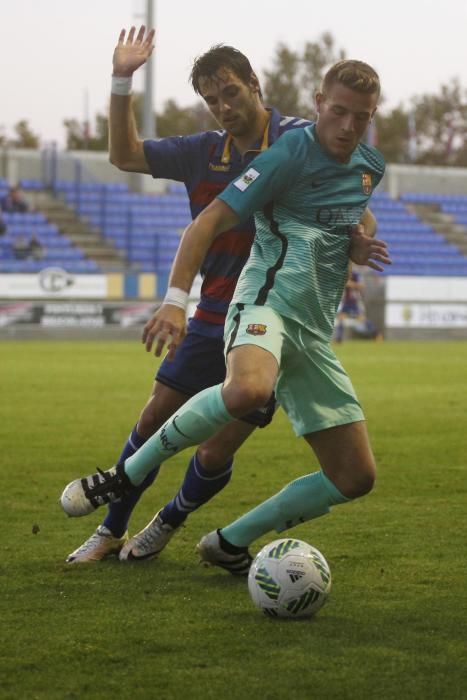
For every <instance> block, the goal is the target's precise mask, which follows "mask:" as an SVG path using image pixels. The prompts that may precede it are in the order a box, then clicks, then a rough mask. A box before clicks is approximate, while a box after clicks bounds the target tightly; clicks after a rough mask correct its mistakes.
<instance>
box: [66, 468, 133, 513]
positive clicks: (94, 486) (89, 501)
mask: <svg viewBox="0 0 467 700" xmlns="http://www.w3.org/2000/svg"><path fill="white" fill-rule="evenodd" d="M131 486H132V485H131V482H130V480H129V479H128V477H127V475H126V474H125V471H124V468H123V465H121V464H117V466H115V467H112V468H111V469H109V470H108V471H105V472H104V471H102V470H101V469H98V470H97V473H96V474H91V475H90V476H85V477H84V478H83V479H75V480H74V481H71V482H70V483H69V484H68V486H65V490H64V491H63V493H62V495H61V497H60V505H61V506H62V508H63V510H64V511H65V513H66V514H67V515H69V516H70V518H79V517H81V516H82V515H89V513H92V512H93V511H95V510H96V508H99V506H103V505H104V504H106V503H113V502H114V501H118V500H119V499H120V498H122V497H123V496H125V495H126V494H127V493H128V492H129V491H130V490H131Z"/></svg>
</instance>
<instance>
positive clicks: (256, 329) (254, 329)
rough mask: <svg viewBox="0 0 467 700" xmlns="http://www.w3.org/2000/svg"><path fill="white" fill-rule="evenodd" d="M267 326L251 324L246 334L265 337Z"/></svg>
mask: <svg viewBox="0 0 467 700" xmlns="http://www.w3.org/2000/svg"><path fill="white" fill-rule="evenodd" d="M266 329H267V326H266V325H265V324H264V323H249V324H248V326H247V329H246V332H247V333H249V334H250V335H265V334H266Z"/></svg>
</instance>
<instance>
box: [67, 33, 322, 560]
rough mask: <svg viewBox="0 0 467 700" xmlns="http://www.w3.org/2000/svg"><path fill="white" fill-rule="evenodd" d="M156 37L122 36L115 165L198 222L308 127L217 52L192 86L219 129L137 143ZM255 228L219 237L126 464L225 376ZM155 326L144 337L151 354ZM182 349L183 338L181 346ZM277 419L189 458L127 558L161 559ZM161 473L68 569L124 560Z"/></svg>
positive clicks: (263, 417) (235, 426)
mask: <svg viewBox="0 0 467 700" xmlns="http://www.w3.org/2000/svg"><path fill="white" fill-rule="evenodd" d="M153 40H154V31H149V32H147V33H146V31H145V27H141V28H140V30H139V31H138V32H137V33H136V31H135V28H134V27H132V28H131V29H130V31H129V32H128V35H127V36H126V32H125V30H122V32H121V33H120V37H119V41H118V44H117V46H116V48H115V51H114V56H113V77H112V94H111V100H110V118H109V128H110V149H109V150H110V160H111V162H112V163H113V164H114V165H116V166H117V167H118V168H120V169H122V170H126V171H131V172H139V173H147V174H150V175H152V176H153V177H154V178H166V179H170V180H176V181H179V182H183V183H184V184H185V187H186V189H187V192H188V196H189V200H190V208H191V213H192V216H193V218H196V216H197V215H198V214H199V213H200V212H201V211H202V210H203V209H204V208H205V207H207V206H208V204H210V202H212V201H213V199H215V197H216V196H217V195H219V194H220V193H221V192H222V190H223V189H224V188H225V187H226V186H227V185H228V184H229V183H230V182H231V181H232V180H233V179H235V178H236V177H238V176H239V175H240V173H241V172H242V171H243V170H244V168H245V166H246V165H247V164H248V163H249V162H250V161H251V160H253V158H254V157H255V156H257V155H258V153H260V152H261V151H264V150H265V149H267V148H268V146H270V145H271V144H272V143H274V142H275V141H276V140H277V138H278V137H279V136H280V135H281V134H282V133H284V132H285V131H288V130H290V129H295V128H300V127H305V126H307V125H308V124H309V123H310V122H309V121H307V120H305V119H299V118H296V117H283V116H281V115H280V114H279V113H278V112H277V110H275V109H268V108H266V107H265V106H264V104H263V101H262V95H261V88H260V84H259V81H258V78H257V76H256V75H255V73H254V72H253V69H252V67H251V65H250V63H249V61H248V59H247V58H246V56H244V55H243V54H242V53H240V51H238V50H236V49H234V48H232V47H229V46H222V45H219V46H215V47H213V48H212V49H211V50H210V51H208V52H207V53H205V54H204V55H202V56H200V57H199V58H198V59H197V60H196V61H195V62H194V65H193V68H192V72H191V82H192V85H193V88H194V90H195V92H196V93H197V94H199V95H201V97H202V98H203V99H204V101H205V103H206V105H207V107H208V108H209V110H210V112H211V114H212V115H213V116H214V118H215V119H216V121H217V122H218V123H219V126H220V127H221V128H220V129H219V130H218V131H206V132H203V133H199V134H194V135H191V136H175V137H170V138H163V139H159V140H157V141H156V140H145V141H142V140H140V139H139V137H138V133H137V129H136V124H135V119H134V114H133V109H132V103H131V78H132V75H133V73H134V71H135V70H137V68H139V67H140V66H141V65H143V64H144V63H145V62H146V60H147V59H148V58H149V56H150V55H151V53H152V50H153ZM254 233H255V228H254V221H253V218H250V219H249V220H248V221H247V222H245V223H243V224H242V225H241V226H238V227H234V228H232V229H231V230H230V231H226V232H225V233H224V234H223V235H222V236H220V237H219V238H218V239H217V240H216V241H215V242H214V243H213V245H212V246H211V247H210V249H209V251H208V253H207V255H206V257H205V259H204V261H203V264H202V267H201V274H202V276H203V285H202V289H201V299H200V302H199V304H198V307H197V309H196V312H195V314H194V317H193V318H192V319H191V320H190V323H189V325H188V329H187V334H186V336H185V337H184V339H183V340H182V342H181V344H180V345H179V347H178V348H177V352H176V353H173V352H169V356H168V358H167V359H165V360H164V361H163V362H162V364H161V366H160V368H159V371H158V373H157V376H156V380H155V382H154V386H153V389H152V392H151V395H150V397H149V400H148V402H147V404H146V405H145V407H144V408H143V410H142V412H141V415H140V417H139V420H138V422H137V424H136V425H135V427H134V428H133V430H132V432H131V434H130V436H129V438H128V441H127V443H126V444H125V446H124V448H123V451H122V453H121V455H120V457H119V460H118V461H119V462H123V461H124V460H125V459H127V458H128V457H130V456H131V455H132V454H133V453H134V452H135V451H136V450H137V449H138V448H139V447H141V446H142V445H143V444H144V443H145V442H146V440H147V439H148V438H149V437H151V436H152V435H153V434H154V433H155V431H156V430H157V429H158V428H160V427H161V425H163V424H164V422H165V421H166V420H167V419H168V418H169V417H170V416H171V415H172V414H173V413H174V411H176V410H177V409H178V408H179V407H180V406H181V405H182V404H184V403H185V402H186V401H187V400H188V399H189V398H190V397H191V396H193V395H195V394H197V393H198V392H199V391H201V390H202V389H205V388H206V387H209V386H213V385H216V384H219V383H221V382H222V381H223V380H224V378H225V359H224V354H223V347H224V344H223V333H224V321H225V316H226V313H227V309H228V306H229V303H230V300H231V298H232V295H233V292H234V289H235V285H236V283H237V279H238V276H239V275H240V272H241V270H242V268H243V266H244V264H245V262H246V260H247V259H248V255H249V252H250V248H251V244H252V241H253V238H254ZM165 302H166V303H171V304H175V305H180V306H183V307H184V306H185V302H186V298H180V295H179V291H178V290H171V289H170V288H169V290H168V292H167V296H166V298H165ZM153 339H154V335H153V333H152V321H149V322H148V323H147V324H146V326H145V329H144V332H143V341H144V342H145V343H146V347H147V349H148V350H150V349H151V344H152V342H153ZM173 340H174V344H177V345H178V344H179V343H180V338H174V339H173ZM273 411H274V400H273V398H272V399H271V401H270V402H269V404H268V405H267V406H265V407H264V409H262V410H255V411H253V412H252V413H251V414H249V415H247V416H245V417H244V418H243V419H242V420H236V421H233V422H232V423H231V424H230V425H228V426H226V427H225V428H224V429H223V430H222V431H221V432H220V433H219V434H218V435H216V436H215V437H213V438H212V439H210V440H208V441H207V442H206V443H204V444H202V445H201V446H200V447H199V448H198V450H197V453H196V455H194V456H193V457H192V459H191V460H190V463H189V466H188V470H187V472H186V475H185V479H184V481H183V484H182V486H181V488H180V490H179V491H178V493H177V495H176V496H175V498H174V499H173V500H172V501H171V502H170V503H168V504H167V505H166V506H165V508H163V509H162V510H161V511H160V512H159V513H158V514H157V515H156V517H155V518H154V519H153V521H152V522H151V523H150V524H149V526H147V527H146V528H145V530H144V532H142V533H141V536H140V537H139V540H138V541H139V546H138V548H133V550H132V551H130V552H129V553H128V556H129V558H133V559H146V558H149V557H154V556H157V554H158V553H159V552H160V551H161V550H162V549H163V547H164V546H165V545H166V544H167V542H168V540H169V539H170V537H171V535H172V534H173V533H174V531H175V530H176V528H177V527H179V526H180V525H181V524H182V522H183V521H184V520H185V519H186V517H187V515H188V514H189V513H190V512H192V511H193V510H195V509H196V508H199V507H200V506H201V505H202V504H203V503H205V502H206V501H208V500H209V499H211V498H212V497H213V496H214V495H215V494H216V493H218V492H219V491H220V490H221V489H222V488H224V486H226V484H227V483H228V481H229V479H230V476H231V469H232V461H233V455H234V453H235V452H236V450H237V449H238V448H239V447H240V445H241V444H242V443H243V442H244V441H245V440H246V439H247V438H248V437H249V435H250V434H251V433H252V432H253V430H254V429H255V427H256V426H260V427H262V426H264V425H267V424H268V423H269V422H270V420H271V418H272V414H273ZM157 473H158V467H156V468H155V469H154V470H152V472H151V473H150V474H149V475H148V477H147V478H146V479H145V480H144V482H143V483H142V484H141V485H140V486H138V487H136V488H135V489H133V491H132V492H131V494H129V495H128V496H126V497H125V498H123V499H122V500H121V501H120V502H118V503H113V504H111V505H110V506H109V510H108V514H107V516H106V518H105V520H104V522H103V523H102V524H101V525H100V526H99V527H98V528H97V530H96V531H95V532H94V533H93V534H92V535H91V537H89V539H87V540H86V541H85V542H84V543H83V544H82V545H81V546H80V547H78V549H76V550H75V551H74V552H72V553H71V554H70V555H69V556H68V558H67V561H68V562H69V563H80V562H88V561H97V560H100V559H103V558H105V557H106V556H108V555H111V554H116V553H118V552H119V550H120V549H121V547H122V545H123V544H124V543H125V542H126V540H127V537H128V536H127V533H126V531H127V525H128V521H129V518H130V516H131V513H132V511H133V509H134V507H135V505H136V503H137V502H138V500H139V498H140V497H141V495H142V493H143V492H144V490H145V489H146V488H148V486H149V485H150V484H151V483H152V482H153V481H154V479H155V477H156V475H157Z"/></svg>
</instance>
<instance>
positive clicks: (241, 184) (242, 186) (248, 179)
mask: <svg viewBox="0 0 467 700" xmlns="http://www.w3.org/2000/svg"><path fill="white" fill-rule="evenodd" d="M259 176H260V173H259V172H258V171H257V170H255V169H254V168H250V169H249V170H247V171H246V173H244V174H243V175H242V177H241V178H240V179H239V180H236V181H235V182H234V183H233V184H234V185H235V187H236V188H237V189H238V190H240V192H244V191H245V190H246V188H247V187H249V186H250V185H251V183H252V182H254V181H255V180H256V178H257V177H259Z"/></svg>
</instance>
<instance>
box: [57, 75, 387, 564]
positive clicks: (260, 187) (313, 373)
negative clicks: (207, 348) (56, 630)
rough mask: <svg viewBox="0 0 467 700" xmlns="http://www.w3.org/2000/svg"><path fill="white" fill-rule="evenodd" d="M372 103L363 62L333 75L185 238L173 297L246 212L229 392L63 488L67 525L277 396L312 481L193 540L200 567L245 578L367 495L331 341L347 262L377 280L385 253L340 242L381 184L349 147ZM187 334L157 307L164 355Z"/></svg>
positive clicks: (357, 430)
mask: <svg viewBox="0 0 467 700" xmlns="http://www.w3.org/2000/svg"><path fill="white" fill-rule="evenodd" d="M379 94H380V85H379V79H378V76H377V74H376V73H375V71H374V70H373V69H372V68H371V67H370V66H368V65H367V64H365V63H363V62H361V61H341V62H339V63H337V64H336V65H334V66H333V67H332V68H331V69H330V70H329V71H328V73H327V74H326V76H325V78H324V81H323V85H322V88H321V91H320V92H319V93H318V94H317V96H316V104H317V111H318V120H317V123H316V124H315V125H312V126H309V127H306V128H305V129H302V130H297V131H294V132H289V133H287V134H284V135H283V136H282V137H281V138H280V139H279V140H278V141H277V142H276V143H275V144H274V145H273V146H271V148H270V149H269V150H268V151H265V152H264V153H262V154H261V155H260V156H258V157H257V158H255V160H254V161H252V163H250V165H249V167H248V168H247V170H246V171H245V172H244V173H243V175H242V176H241V177H239V178H238V179H237V180H234V181H233V182H232V183H231V184H230V185H229V186H228V187H227V188H226V189H225V190H224V192H223V193H222V194H221V195H219V196H218V198H217V199H216V200H215V201H214V202H213V203H212V204H211V205H210V206H209V207H207V208H206V210H205V211H204V212H203V213H202V214H201V215H200V216H199V217H197V219H196V220H195V221H194V222H193V223H192V224H191V225H190V226H189V227H188V228H187V229H186V231H185V234H184V238H183V241H182V244H181V247H180V250H179V253H178V254H177V258H176V260H175V263H174V267H173V270H172V275H171V281H170V284H171V286H174V287H177V288H179V289H181V290H184V291H188V290H189V289H190V286H191V283H192V281H193V279H194V276H195V274H196V271H197V269H198V267H199V263H200V261H201V260H202V258H203V251H204V250H205V248H206V246H208V245H210V243H212V241H213V240H214V238H215V237H216V236H217V235H219V234H220V233H221V232H222V231H223V230H226V229H227V228H229V227H231V226H233V225H235V224H237V223H238V222H239V221H242V220H243V219H245V218H246V217H248V216H250V215H251V214H252V213H255V223H256V236H255V240H254V243H253V248H252V252H251V255H250V258H249V260H248V262H247V264H246V266H245V268H244V269H243V272H242V274H241V275H240V278H239V281H238V284H237V288H236V291H235V293H234V297H233V299H232V303H231V305H230V308H229V313H228V317H227V322H226V328H225V353H226V358H227V376H226V380H225V382H224V383H223V384H222V385H218V386H215V387H211V388H209V389H206V390H205V391H203V392H200V393H199V394H197V395H196V396H194V397H193V398H192V399H190V401H188V402H187V403H186V404H185V405H184V406H183V407H182V408H181V409H180V410H179V411H178V412H177V413H176V414H175V415H174V416H172V418H171V419H169V420H168V421H167V423H166V424H165V425H164V426H163V427H162V428H161V430H159V431H158V432H157V433H156V434H155V435H154V436H153V437H152V438H150V439H149V440H148V442H147V443H146V444H145V445H144V446H143V447H142V448H141V449H140V450H139V451H138V452H137V453H136V454H135V455H133V456H132V457H130V458H129V459H127V460H126V461H125V463H124V464H123V465H118V466H117V467H114V468H112V469H111V470H109V471H108V472H99V473H98V474H95V475H92V476H90V477H86V478H83V479H78V480H76V481H74V482H72V483H71V484H69V486H67V488H66V489H65V491H64V493H63V495H62V501H61V502H62V506H63V508H64V509H65V511H66V512H67V513H68V514H69V515H72V516H78V515H84V514H86V513H89V512H92V511H93V510H94V509H95V508H96V507H97V506H99V505H101V504H102V503H104V502H108V501H109V500H110V501H111V500H114V499H118V498H120V497H121V496H122V494H124V493H125V492H126V490H127V488H128V486H129V484H138V483H140V482H141V481H142V480H143V479H144V477H145V475H146V474H147V473H148V471H149V470H150V469H151V468H152V466H153V465H154V464H155V463H160V462H162V461H164V460H165V459H167V458H168V457H170V456H172V455H173V454H174V453H176V452H178V451H179V450H181V449H183V448H185V447H187V446H189V445H193V444H198V443H199V442H201V441H202V440H205V439H206V437H208V436H209V435H211V434H213V433H214V432H215V431H216V430H218V429H219V428H220V427H222V425H224V424H226V423H227V422H228V421H230V420H232V419H233V418H236V417H239V416H241V415H244V414H245V413H247V412H248V411H251V410H252V409H253V408H255V407H257V406H261V405H262V404H264V402H265V400H266V399H267V397H269V396H270V394H271V392H272V390H273V389H274V388H275V389H276V392H277V396H278V399H279V401H280V403H281V405H282V407H283V408H284V410H285V411H286V413H287V415H288V417H289V419H290V420H291V423H292V425H293V428H294V430H295V432H296V434H297V435H300V436H303V437H304V438H305V440H306V441H307V442H308V444H309V445H310V446H311V447H312V449H313V450H314V452H315V454H316V456H317V458H318V460H319V463H320V467H321V469H320V470H319V471H317V472H315V473H313V474H309V475H306V476H304V477H301V478H300V479H297V480H296V481H294V482H292V483H291V484H288V485H287V486H286V487H284V489H282V491H280V492H279V493H278V494H276V495H275V496H273V497H272V498H271V499H269V500H268V501H266V502H264V503H263V504H261V505H259V506H258V507H257V508H255V509H254V510H253V511H251V512H250V513H247V514H246V515H244V516H243V517H242V518H240V519H239V520H238V521H236V522H235V523H233V524H231V525H229V526H227V527H226V528H223V529H222V530H218V531H215V532H213V533H210V534H209V535H207V536H206V537H204V538H203V539H202V540H201V543H200V545H199V551H200V553H201V556H202V558H203V559H205V560H207V561H210V562H212V563H215V564H217V565H219V566H223V567H224V568H226V569H228V570H229V571H231V572H232V573H235V574H239V575H245V574H246V573H247V572H248V568H249V563H250V561H251V558H250V555H249V553H248V549H247V547H248V545H249V544H250V543H251V542H252V541H253V540H255V539H256V538H257V537H259V536H260V535H262V534H264V533H266V532H268V531H269V530H272V529H275V530H276V531H278V532H281V531H283V530H284V529H286V528H288V527H292V526H293V525H295V524H297V523H298V522H304V521H306V520H309V519H312V518H315V517H318V516H320V515H323V514H325V513H327V512H328V511H329V509H330V507H331V506H332V505H336V504H339V503H345V502H347V501H349V500H352V499H354V498H357V497H359V496H362V495H364V494H365V493H367V492H368V491H370V490H371V488H372V486H373V482H374V478H375V463H374V457H373V454H372V451H371V446H370V442H369V438H368V434H367V430H366V424H365V420H364V415H363V412H362V409H361V407H360V404H359V402H358V399H357V397H356V395H355V392H354V390H353V387H352V384H351V382H350V379H349V378H348V376H347V375H346V373H345V371H344V369H343V368H342V366H341V365H340V363H339V361H338V360H337V358H336V356H335V355H334V352H333V350H332V348H331V345H330V341H331V337H332V331H333V326H334V319H335V315H336V311H337V308H338V305H339V301H340V299H341V296H342V291H343V288H344V285H345V281H346V279H347V274H348V258H349V255H350V258H351V259H352V260H353V261H354V262H356V263H360V264H368V265H369V266H370V267H372V268H374V269H377V270H380V269H382V268H381V264H388V263H389V262H390V259H389V256H388V251H387V249H386V246H385V244H384V242H382V241H377V240H373V239H370V238H368V237H366V236H364V235H363V234H362V235H361V237H360V238H361V240H360V243H358V241H357V243H355V236H353V237H352V239H353V241H354V242H353V243H352V247H351V244H350V234H351V233H352V232H353V231H354V230H355V227H356V226H357V225H358V222H359V221H360V219H361V216H362V213H363V211H364V210H365V208H366V206H367V204H368V200H369V198H370V196H371V193H372V191H373V189H374V187H375V186H376V185H377V184H378V182H379V181H380V179H381V177H382V175H383V173H384V162H383V160H382V157H381V155H380V153H379V152H378V151H377V150H376V149H374V148H372V147H369V146H365V145H363V144H361V143H360V140H361V138H362V137H363V135H364V133H365V131H366V129H367V127H368V125H369V123H370V121H371V119H372V118H373V116H374V113H375V111H376V106H377V102H378V98H379ZM357 238H358V237H357ZM184 323H185V321H184V318H183V319H182V317H181V314H180V309H176V308H175V307H170V306H169V305H167V306H166V308H164V307H162V308H161V311H160V316H159V326H158V340H157V343H158V348H159V349H160V350H162V347H163V346H164V345H165V343H166V341H167V339H168V337H169V336H171V337H172V343H173V338H177V337H179V336H180V334H181V332H182V331H181V329H182V328H183V327H184Z"/></svg>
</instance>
